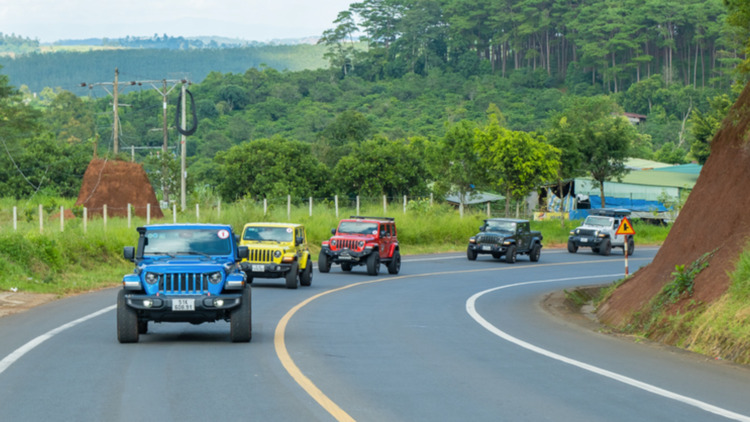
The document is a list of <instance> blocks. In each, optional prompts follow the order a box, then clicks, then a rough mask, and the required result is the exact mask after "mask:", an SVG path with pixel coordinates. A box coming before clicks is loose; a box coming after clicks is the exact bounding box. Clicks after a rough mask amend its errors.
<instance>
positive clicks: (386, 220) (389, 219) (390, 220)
mask: <svg viewBox="0 0 750 422" xmlns="http://www.w3.org/2000/svg"><path fill="white" fill-rule="evenodd" d="M341 221H371V222H378V223H393V222H395V219H394V218H393V217H364V216H359V215H352V216H351V217H349V218H342V219H341ZM341 221H339V222H341Z"/></svg>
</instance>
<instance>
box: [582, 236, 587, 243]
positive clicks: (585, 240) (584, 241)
mask: <svg viewBox="0 0 750 422" xmlns="http://www.w3.org/2000/svg"><path fill="white" fill-rule="evenodd" d="M588 241H589V240H588V239H586V238H585V237H582V238H581V243H586V242H588Z"/></svg>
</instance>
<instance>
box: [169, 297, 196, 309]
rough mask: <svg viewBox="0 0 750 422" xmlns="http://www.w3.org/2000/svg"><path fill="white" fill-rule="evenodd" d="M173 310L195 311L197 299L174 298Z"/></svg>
mask: <svg viewBox="0 0 750 422" xmlns="http://www.w3.org/2000/svg"><path fill="white" fill-rule="evenodd" d="M172 310H173V311H194V310H195V299H172Z"/></svg>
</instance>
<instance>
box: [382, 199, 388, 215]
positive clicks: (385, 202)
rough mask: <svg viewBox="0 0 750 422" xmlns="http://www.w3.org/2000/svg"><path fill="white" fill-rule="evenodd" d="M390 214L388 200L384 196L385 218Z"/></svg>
mask: <svg viewBox="0 0 750 422" xmlns="http://www.w3.org/2000/svg"><path fill="white" fill-rule="evenodd" d="M387 214H388V200H387V199H386V197H385V195H383V216H385V215H387Z"/></svg>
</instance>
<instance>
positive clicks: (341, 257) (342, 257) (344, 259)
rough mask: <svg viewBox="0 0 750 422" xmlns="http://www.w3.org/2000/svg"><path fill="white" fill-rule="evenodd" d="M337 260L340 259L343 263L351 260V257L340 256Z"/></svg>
mask: <svg viewBox="0 0 750 422" xmlns="http://www.w3.org/2000/svg"><path fill="white" fill-rule="evenodd" d="M339 259H341V260H343V261H349V260H350V259H352V256H351V255H340V256H339Z"/></svg>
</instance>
